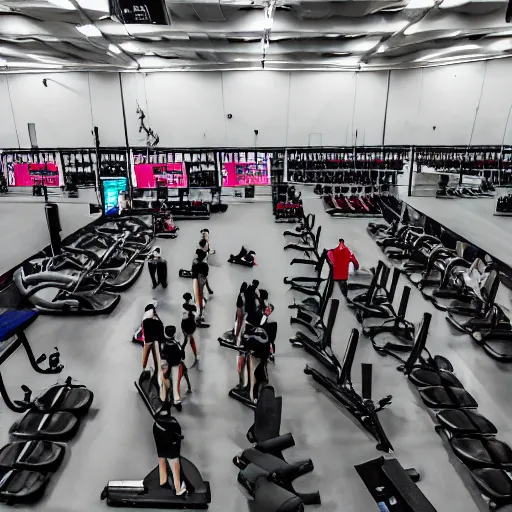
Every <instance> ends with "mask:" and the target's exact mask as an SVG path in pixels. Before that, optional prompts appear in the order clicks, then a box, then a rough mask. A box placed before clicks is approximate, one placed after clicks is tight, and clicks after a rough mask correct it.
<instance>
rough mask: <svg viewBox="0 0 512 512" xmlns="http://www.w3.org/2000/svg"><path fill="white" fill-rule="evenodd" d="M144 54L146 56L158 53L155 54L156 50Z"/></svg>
mask: <svg viewBox="0 0 512 512" xmlns="http://www.w3.org/2000/svg"><path fill="white" fill-rule="evenodd" d="M144 55H145V56H146V57H154V56H155V55H156V54H155V52H146V53H145V54H144Z"/></svg>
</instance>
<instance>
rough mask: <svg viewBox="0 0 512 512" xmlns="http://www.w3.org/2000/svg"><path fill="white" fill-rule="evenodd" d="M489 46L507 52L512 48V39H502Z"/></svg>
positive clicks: (497, 50)
mask: <svg viewBox="0 0 512 512" xmlns="http://www.w3.org/2000/svg"><path fill="white" fill-rule="evenodd" d="M489 48H490V49H491V50H493V51H496V52H505V51H507V50H512V40H511V39H501V40H500V41H496V42H494V43H492V44H491V45H490V46H489Z"/></svg>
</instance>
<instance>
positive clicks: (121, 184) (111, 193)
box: [101, 178, 128, 216]
mask: <svg viewBox="0 0 512 512" xmlns="http://www.w3.org/2000/svg"><path fill="white" fill-rule="evenodd" d="M101 185H102V186H101V191H102V199H103V213H104V215H107V216H109V215H119V213H120V210H121V204H120V199H122V196H121V197H120V194H121V192H126V191H127V190H128V179H127V178H102V179H101Z"/></svg>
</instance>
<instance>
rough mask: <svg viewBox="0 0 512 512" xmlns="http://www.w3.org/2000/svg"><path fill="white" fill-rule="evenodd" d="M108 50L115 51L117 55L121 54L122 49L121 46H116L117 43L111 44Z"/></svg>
mask: <svg viewBox="0 0 512 512" xmlns="http://www.w3.org/2000/svg"><path fill="white" fill-rule="evenodd" d="M108 51H109V52H112V53H115V54H116V55H119V54H120V53H121V49H120V48H119V46H116V45H115V44H109V45H108Z"/></svg>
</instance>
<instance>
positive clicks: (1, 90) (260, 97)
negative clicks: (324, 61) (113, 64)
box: [0, 59, 512, 148]
mask: <svg viewBox="0 0 512 512" xmlns="http://www.w3.org/2000/svg"><path fill="white" fill-rule="evenodd" d="M511 71H512V61H510V60H509V59H502V60H495V61H489V62H487V63H486V62H477V63H471V64H463V65H457V66H443V67H438V68H425V69H416V70H403V71H392V72H390V73H388V72H387V71H382V72H367V73H357V74H356V73H349V72H291V73H290V72H272V71H248V72H241V71H238V72H222V73H220V72H214V73H197V72H196V73H187V72H178V73H150V74H142V73H126V74H122V75H121V79H122V86H123V94H124V107H125V112H126V119H127V131H128V139H129V143H130V144H131V145H144V143H145V138H144V135H143V134H140V133H139V120H138V116H137V113H136V109H137V103H138V104H139V105H140V106H141V108H142V109H143V110H144V112H145V113H146V125H147V126H149V127H151V128H153V130H154V131H155V132H157V133H158V134H159V136H160V146H161V147H207V146H212V147H215V146H247V147H252V146H260V147H265V146H267V147H268V146H278V147H279V146H303V145H324V146H336V145H340V146H342V145H352V144H354V143H357V144H358V145H363V144H364V145H380V144H382V142H383V140H382V137H383V132H384V123H385V124H386V126H385V141H384V142H385V143H386V144H432V145H434V144H439V145H451V144H462V145H466V144H469V143H470V142H471V143H472V144H501V141H502V139H503V133H504V130H505V125H506V122H507V117H508V114H509V108H510V106H511V105H512V88H511V87H510V86H509V83H508V82H509V80H508V77H509V76H511ZM43 77H45V78H48V79H49V80H48V87H44V86H43V84H42V78H43ZM388 77H389V93H388ZM9 92H10V94H9ZM386 101H387V110H386ZM228 114H231V116H232V118H231V119H228V118H227V116H228ZM0 116H1V119H2V123H0V148H1V147H4V148H5V147H18V144H19V146H20V147H22V148H28V147H30V142H29V137H28V129H27V123H29V122H33V123H36V129H37V136H38V143H39V146H40V147H91V146H92V145H93V138H92V135H91V131H92V129H93V127H94V126H98V127H99V131H100V141H101V144H102V145H103V146H124V145H125V135H124V126H123V117H122V103H121V90H120V80H119V75H118V74H117V73H55V74H48V73H46V74H44V75H41V74H27V75H0ZM511 117H512V116H511ZM510 124H512V119H511V120H510V122H509V125H510ZM434 126H435V127H436V128H435V130H434V129H433V127H434ZM254 130H258V135H257V136H256V135H255V133H254ZM505 143H508V144H512V127H510V126H509V127H508V128H507V133H506V137H505Z"/></svg>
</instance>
